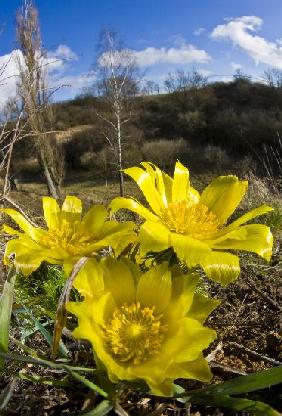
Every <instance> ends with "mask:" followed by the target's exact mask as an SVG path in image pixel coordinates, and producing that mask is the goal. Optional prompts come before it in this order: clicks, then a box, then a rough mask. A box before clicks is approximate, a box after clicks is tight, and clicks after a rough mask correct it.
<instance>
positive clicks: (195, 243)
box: [171, 233, 211, 267]
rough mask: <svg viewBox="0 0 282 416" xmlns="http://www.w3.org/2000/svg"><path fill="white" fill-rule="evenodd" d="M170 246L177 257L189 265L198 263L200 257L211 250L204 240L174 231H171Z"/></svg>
mask: <svg viewBox="0 0 282 416" xmlns="http://www.w3.org/2000/svg"><path fill="white" fill-rule="evenodd" d="M171 246H172V247H173V249H174V251H175V252H176V254H177V257H178V258H179V259H180V260H182V261H185V262H186V264H187V266H189V267H194V266H196V265H197V264H200V262H201V260H202V258H203V257H206V256H208V255H209V253H210V252H211V249H210V247H209V246H208V245H207V244H205V243H204V242H202V241H199V240H195V239H193V238H191V237H189V236H186V235H182V234H176V233H171Z"/></svg>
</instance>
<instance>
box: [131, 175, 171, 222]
mask: <svg viewBox="0 0 282 416" xmlns="http://www.w3.org/2000/svg"><path fill="white" fill-rule="evenodd" d="M124 172H125V173H126V174H127V175H129V176H130V177H131V178H132V179H133V180H134V181H135V182H136V183H137V185H138V186H139V188H140V189H141V191H142V192H143V195H144V196H145V198H146V200H147V202H148V204H149V205H150V206H151V208H152V210H153V211H154V212H155V213H156V214H157V215H158V214H160V212H161V208H163V202H162V199H161V196H160V194H159V193H158V191H157V189H156V184H155V181H153V179H152V177H151V175H150V174H149V173H148V172H146V171H145V170H144V169H142V168H136V167H135V168H129V169H125V170H124Z"/></svg>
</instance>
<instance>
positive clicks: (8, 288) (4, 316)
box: [0, 269, 16, 369]
mask: <svg viewBox="0 0 282 416" xmlns="http://www.w3.org/2000/svg"><path fill="white" fill-rule="evenodd" d="M15 280H16V273H15V270H14V269H10V271H9V273H8V276H7V280H6V282H5V283H4V288H3V292H2V295H1V297H0V352H7V351H8V345H9V332H10V321H11V313H12V308H13V298H14V285H15ZM4 364H5V362H4V360H3V359H1V358H0V369H1V368H3V367H4Z"/></svg>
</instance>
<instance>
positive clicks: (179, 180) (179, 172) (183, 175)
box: [172, 161, 190, 202]
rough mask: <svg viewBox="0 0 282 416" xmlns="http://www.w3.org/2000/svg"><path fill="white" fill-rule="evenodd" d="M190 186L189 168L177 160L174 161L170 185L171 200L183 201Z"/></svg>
mask: <svg viewBox="0 0 282 416" xmlns="http://www.w3.org/2000/svg"><path fill="white" fill-rule="evenodd" d="M189 188H190V182H189V170H188V169H187V168H186V167H185V166H183V165H182V164H181V163H180V162H179V161H177V162H176V163H175V168H174V176H173V186H172V202H178V201H185V200H186V199H187V196H188V191H189Z"/></svg>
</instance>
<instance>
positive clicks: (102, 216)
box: [82, 205, 108, 236]
mask: <svg viewBox="0 0 282 416" xmlns="http://www.w3.org/2000/svg"><path fill="white" fill-rule="evenodd" d="M107 216H108V213H107V210H106V208H105V207H104V206H103V205H94V206H93V207H91V208H90V210H89V211H87V213H86V214H85V216H84V217H83V220H82V226H83V227H84V229H85V230H86V231H87V232H88V233H92V234H94V236H95V234H96V233H97V232H99V231H100V229H101V228H102V226H103V225H104V222H105V221H106V218H107Z"/></svg>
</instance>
